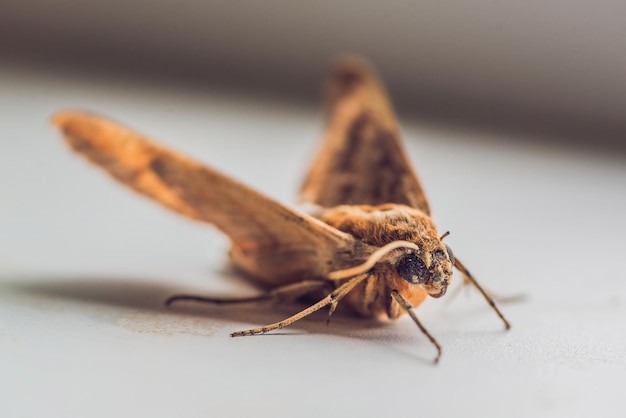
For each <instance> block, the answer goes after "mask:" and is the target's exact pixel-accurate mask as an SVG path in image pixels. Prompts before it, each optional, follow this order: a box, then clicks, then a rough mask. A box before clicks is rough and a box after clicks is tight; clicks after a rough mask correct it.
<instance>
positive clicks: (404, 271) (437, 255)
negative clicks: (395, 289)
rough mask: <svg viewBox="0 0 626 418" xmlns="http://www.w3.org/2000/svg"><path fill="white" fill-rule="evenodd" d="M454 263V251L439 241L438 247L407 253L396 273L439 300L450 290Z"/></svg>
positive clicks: (428, 247) (403, 256)
mask: <svg viewBox="0 0 626 418" xmlns="http://www.w3.org/2000/svg"><path fill="white" fill-rule="evenodd" d="M453 263H454V258H453V255H452V251H451V250H450V248H449V247H448V246H447V245H445V244H443V243H442V242H441V241H439V242H438V245H436V244H435V245H429V246H424V247H421V248H420V249H419V250H409V251H406V252H405V254H404V255H402V256H401V257H399V258H398V261H397V263H396V271H397V272H398V274H399V275H400V277H402V278H403V279H404V280H406V281H407V282H409V283H411V284H414V285H421V286H422V287H423V288H424V290H426V292H427V293H428V294H429V295H430V296H432V297H435V298H438V297H441V296H443V295H444V294H445V293H446V290H448V284H449V283H450V278H451V277H452V265H453Z"/></svg>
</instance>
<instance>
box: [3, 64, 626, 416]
mask: <svg viewBox="0 0 626 418" xmlns="http://www.w3.org/2000/svg"><path fill="white" fill-rule="evenodd" d="M0 85H1V88H0V111H1V112H2V113H1V114H2V115H3V116H2V118H1V120H2V124H1V127H0V416H2V417H18V416H20V417H21V416H25V417H67V416H76V417H78V416H80V417H84V416H95V417H110V416H158V417H161V416H162V417H172V416H181V417H207V416H212V417H225V416H258V417H264V416H267V417H280V416H285V417H287V416H289V417H291V416H299V417H313V416H347V415H348V414H350V415H351V416H372V417H373V416H381V414H384V416H493V417H500V416H513V417H516V416H534V417H537V416H556V417H572V416H591V415H592V414H593V415H594V416H623V413H624V409H625V402H624V393H625V392H624V391H625V389H624V387H625V384H626V357H625V354H626V327H625V326H624V323H625V322H626V321H625V319H626V302H625V296H624V295H625V294H626V280H625V279H626V278H625V273H624V271H625V269H624V263H623V260H624V257H625V255H624V254H625V251H624V249H625V248H626V245H625V244H624V242H625V241H624V240H625V237H626V220H625V218H626V217H625V215H624V214H625V213H626V212H625V208H626V164H624V161H625V160H624V158H623V157H622V158H619V157H616V158H614V159H611V158H600V157H597V156H589V155H584V154H582V153H576V152H568V151H565V150H559V151H557V150H554V149H542V148H541V147H531V146H526V145H520V143H518V142H514V141H510V142H507V141H502V142H498V141H492V140H490V139H489V138H482V137H480V136H478V135H476V134H470V133H466V132H455V131H446V130H442V129H435V128H433V127H427V126H420V125H418V124H414V123H413V124H411V123H404V124H403V127H404V132H405V140H406V142H407V148H408V150H409V152H410V155H411V159H412V160H413V162H414V163H415V165H416V167H417V169H418V172H419V173H420V175H421V178H422V180H423V183H424V185H425V187H426V190H427V193H428V195H429V198H430V200H431V203H432V206H433V210H434V214H435V219H436V221H437V222H438V224H439V227H440V229H441V230H446V229H449V230H451V231H452V235H451V236H450V237H449V238H448V240H447V242H448V243H449V244H450V245H451V246H452V247H453V248H454V250H455V253H456V254H457V255H459V256H460V257H462V259H463V260H464V262H465V263H466V264H467V265H468V266H469V268H470V269H471V270H472V271H473V272H474V273H475V274H476V275H477V277H478V278H479V279H480V280H481V281H482V282H483V283H484V284H485V285H486V286H487V287H488V288H489V289H492V290H493V291H494V292H496V293H499V294H502V295H510V294H519V293H524V294H526V295H527V297H528V298H527V300H526V301H525V302H523V303H517V304H510V305H505V306H503V307H502V309H503V311H504V312H505V314H506V315H507V316H508V317H509V319H510V320H511V322H512V323H513V329H512V330H511V331H510V332H508V333H505V332H503V331H502V324H501V323H500V322H499V320H498V319H497V317H496V316H495V315H494V314H493V313H492V312H491V311H490V310H489V308H488V307H487V306H486V304H485V303H484V302H483V300H482V299H481V297H480V296H479V295H478V294H477V293H476V292H470V296H467V297H466V296H464V295H461V297H459V298H457V299H456V300H455V301H454V302H453V303H446V301H445V300H441V301H435V300H429V301H427V302H426V303H425V304H424V305H423V306H421V307H420V308H419V310H418V313H419V314H420V316H421V318H422V319H423V321H424V323H425V324H426V325H427V327H428V328H429V329H430V331H431V332H432V333H433V334H434V335H435V336H436V337H437V338H438V339H439V340H440V342H441V343H442V345H443V348H444V355H443V358H442V361H441V363H440V365H439V366H437V367H434V366H432V365H431V364H430V361H431V359H432V358H433V355H434V351H433V348H432V346H431V345H430V344H429V343H428V342H427V341H426V340H425V338H424V337H423V336H422V335H421V334H420V332H419V331H418V330H417V329H416V328H415V326H414V324H413V323H412V322H411V321H410V319H408V318H402V319H401V320H399V321H397V322H395V323H390V324H382V325H381V324H375V323H371V322H368V321H364V320H360V319H358V318H352V317H349V316H337V317H336V318H334V320H333V322H332V323H331V325H330V327H328V328H327V327H326V326H325V323H324V321H325V317H324V314H323V313H322V314H320V315H317V316H314V317H312V318H310V319H307V320H305V321H302V322H301V323H299V324H297V325H296V326H293V327H292V328H289V329H285V330H283V331H282V332H281V333H279V334H280V335H266V336H259V337H252V338H238V339H233V338H230V337H229V336H228V334H229V332H231V331H233V330H238V329H241V328H245V327H251V326H256V325H260V324H264V323H267V322H272V321H274V320H276V319H281V318H282V317H285V316H287V315H288V314H289V313H291V312H292V311H293V310H294V309H295V308H294V307H278V308H276V307H272V306H252V307H247V308H236V309H231V308H221V307H210V306H204V307H202V306H189V307H185V308H182V307H181V308H179V309H174V310H166V309H164V308H163V307H162V301H163V300H164V298H165V297H167V296H169V295H171V294H173V293H176V292H181V291H187V292H189V291H194V292H205V293H211V294H253V293H254V292H255V289H254V288H253V287H251V286H250V285H248V284H247V283H246V282H244V281H242V280H241V279H238V278H237V277H236V276H235V275H234V274H232V273H231V272H229V270H228V268H227V263H226V258H225V252H226V250H227V247H228V244H227V241H226V240H225V239H224V238H223V237H222V236H221V235H220V234H219V233H218V232H217V231H215V230H213V229H212V228H210V227H205V226H203V225H200V224H195V223H192V222H188V221H186V220H184V219H181V218H179V217H177V216H176V215H173V214H170V213H169V212H167V211H165V210H163V209H161V208H160V207H158V206H156V205H154V204H153V203H151V202H149V201H147V200H144V199H141V198H139V197H137V196H135V195H134V194H132V193H130V192H128V191H126V190H125V189H123V188H121V187H119V186H118V185H117V184H114V183H113V182H112V181H110V180H109V179H108V178H107V177H106V176H104V175H102V173H100V172H98V171H97V170H94V169H92V168H91V167H89V166H88V165H87V164H86V163H84V162H83V161H82V160H80V159H78V158H76V157H75V156H73V155H71V154H70V153H69V152H68V151H67V150H66V149H65V148H64V146H63V145H62V144H61V141H60V140H59V137H58V134H57V133H56V132H55V131H54V130H53V129H52V128H51V127H50V126H49V125H48V122H47V119H48V117H49V116H50V115H51V114H52V113H53V111H54V110H56V109H59V108H65V107H77V108H88V109H92V110H97V111H99V112H102V113H104V114H107V115H109V116H111V117H114V118H116V119H118V120H121V121H124V122H126V123H127V124H129V125H131V126H133V127H135V128H136V129H138V130H140V131H142V132H144V133H146V134H149V135H151V136H153V137H155V138H156V139H158V140H160V141H162V142H165V143H168V144H170V145H172V146H174V147H176V148H178V149H180V150H182V151H184V152H186V153H188V154H190V155H193V156H195V157H196V158H199V159H201V160H203V161H205V162H207V163H209V164H211V165H212V166H214V167H217V168H220V169H222V170H223V171H224V172H226V173H228V174H230V175H232V176H234V177H236V178H238V179H240V180H242V181H244V182H246V183H248V184H250V185H251V186H254V187H256V188H257V189H259V190H261V191H262V192H265V193H267V194H269V195H271V196H273V197H275V198H277V199H279V200H281V201H284V202H291V201H293V199H294V197H295V193H296V190H297V186H298V183H299V181H300V179H301V177H302V175H303V173H304V170H305V167H306V166H307V164H308V158H309V156H310V154H311V152H312V150H313V149H314V148H315V146H316V142H317V139H318V137H319V136H320V133H321V130H322V114H321V112H319V111H317V110H316V109H308V108H304V107H302V108H300V107H294V106H293V105H291V104H289V103H282V102H279V101H272V100H269V99H268V100H261V99H250V98H244V97H233V96H231V95H227V94H224V93H218V92H210V91H202V90H200V89H198V90H193V89H188V90H182V89H176V88H173V87H167V86H163V85H157V84H151V83H148V82H145V81H142V80H141V79H140V78H137V79H123V80H106V79H102V78H98V77H93V76H86V75H85V76H80V75H74V76H71V75H67V74H65V75H63V74H47V73H46V72H45V71H44V70H33V69H27V68H18V67H10V66H5V67H4V68H2V70H0Z"/></svg>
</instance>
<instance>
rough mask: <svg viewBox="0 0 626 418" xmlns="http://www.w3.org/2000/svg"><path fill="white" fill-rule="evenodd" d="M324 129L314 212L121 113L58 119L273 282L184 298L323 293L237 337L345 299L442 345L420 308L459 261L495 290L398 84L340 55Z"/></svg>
mask: <svg viewBox="0 0 626 418" xmlns="http://www.w3.org/2000/svg"><path fill="white" fill-rule="evenodd" d="M327 94H328V102H329V106H330V107H329V116H328V122H327V128H326V131H325V135H324V139H323V142H322V144H321V147H320V149H319V152H318V154H317V156H316V157H315V158H314V160H313V163H312V165H311V168H310V170H309V172H308V175H307V176H306V178H305V180H304V184H303V185H302V188H301V190H300V202H301V203H302V204H304V205H305V206H307V207H310V208H313V210H311V212H310V213H305V212H302V211H299V210H295V209H291V208H288V207H287V206H284V205H282V204H280V203H278V202H276V201H274V200H272V199H270V198H268V197H266V196H264V195H262V194H260V193H258V192H256V191H255V190H252V189H251V188H249V187H247V186H245V185H243V184H241V183H239V182H237V181H235V180H233V179H231V178H230V177H228V176H226V175H224V174H222V173H220V172H218V171H216V170H214V169H212V168H210V167H207V166H205V165H203V164H201V163H199V162H197V161H195V160H193V159H190V158H188V157H186V156H183V155H181V154H179V153H177V152H175V151H172V150H169V149H167V148H165V147H163V146H161V145H159V144H157V143H155V142H153V141H151V140H149V139H147V138H145V137H143V136H142V135H140V134H138V133H135V132H133V131H132V130H130V129H128V128H126V127H124V126H121V125H120V124H117V123H115V122H113V121H111V120H108V119H105V118H102V117H99V116H96V115H94V114H91V113H86V112H80V111H63V112H60V113H58V114H56V115H55V116H54V118H53V123H54V124H55V125H56V126H57V127H58V128H59V129H60V130H61V131H62V133H63V135H64V137H65V140H66V141H67V143H68V144H69V145H70V147H71V148H72V149H73V150H74V151H76V152H78V153H79V154H81V155H82V156H84V157H85V158H86V159H87V160H89V161H90V162H92V163H94V164H96V165H98V166H100V167H101V168H103V169H104V170H105V171H107V172H108V173H109V174H110V175H111V176H113V177H114V178H115V179H116V180H118V181H120V182H121V183H123V184H125V185H126V186H128V187H130V188H132V189H134V190H135V191H137V192H139V193H141V194H143V195H145V196H148V197H150V198H152V199H154V200H156V201H157V202H159V203H161V204H162V205H164V206H166V207H168V208H169V209H171V210H173V211H175V212H177V213H179V214H181V215H184V216H186V217H188V218H191V219H194V220H198V221H202V222H207V223H210V224H212V225H214V226H216V227H217V228H219V229H220V230H221V231H222V232H224V233H225V234H226V235H228V237H229V238H230V240H231V243H232V249H231V252H230V256H231V258H232V262H233V263H234V264H235V265H236V266H237V267H238V268H240V269H241V270H243V271H244V272H245V273H247V276H248V277H250V278H252V279H253V280H255V281H256V282H257V283H259V284H261V285H263V286H264V287H266V288H268V289H269V290H268V291H267V292H266V293H264V294H261V295H259V296H258V297H252V298H232V299H220V298H211V297H202V296H194V295H175V296H172V297H171V298H169V299H168V300H167V302H166V303H167V304H168V305H169V304H171V303H173V302H179V301H182V300H193V301H198V302H209V303H243V302H254V301H257V300H258V301H261V300H290V299H291V300H295V299H299V298H302V297H305V296H309V297H318V300H319V301H318V302H317V303H314V304H313V305H311V306H309V307H308V308H306V309H304V310H302V311H301V312H298V313H296V314H295V315H293V316H291V317H289V318H287V319H284V320H282V321H280V322H276V323H274V324H269V325H266V326H263V327H259V328H254V329H249V330H245V331H238V332H234V333H233V334H231V335H232V336H244V335H253V334H261V333H266V332H269V331H272V330H276V329H280V328H283V327H286V326H288V325H291V324H293V323H294V322H296V321H298V320H300V319H302V318H304V317H306V316H307V315H309V314H311V313H313V312H315V311H317V310H319V309H321V308H324V307H326V306H327V307H328V309H329V312H328V315H329V318H330V315H332V313H333V312H334V311H335V309H336V308H337V306H338V304H339V303H340V302H341V303H342V304H345V305H347V306H348V307H349V308H350V309H351V310H352V311H354V312H355V313H356V314H358V315H361V316H364V317H374V318H383V317H388V318H391V319H393V318H397V317H399V316H401V315H402V314H404V313H408V314H409V315H410V317H411V318H412V319H413V321H414V322H415V323H416V324H417V326H418V327H419V328H420V330H421V331H422V332H423V333H424V335H425V336H426V337H427V338H428V339H429V340H430V341H431V343H432V344H433V345H434V346H435V347H436V349H437V355H436V357H435V362H437V361H438V360H439V358H440V356H441V346H440V345H439V343H438V342H437V340H436V339H435V338H434V337H433V336H432V335H431V334H430V333H429V332H428V331H427V330H426V328H425V327H424V326H423V324H422V323H421V321H420V320H419V319H418V317H417V315H416V314H415V312H414V310H413V308H415V307H416V306H418V305H419V304H420V303H421V302H422V301H424V299H425V298H426V297H427V296H431V297H434V298H439V297H441V296H443V295H444V294H445V293H446V289H447V288H448V286H449V284H450V280H451V277H452V272H453V268H456V269H457V270H458V271H459V272H460V273H461V275H462V277H463V280H464V283H465V284H471V285H473V286H474V287H475V288H477V289H478V291H480V293H481V294H482V295H483V296H484V298H485V300H486V301H487V302H488V303H489V305H490V306H491V307H492V308H493V310H494V311H495V312H496V313H497V315H498V316H499V317H500V319H501V320H502V321H503V322H504V324H505V326H506V328H507V329H509V327H510V325H509V323H508V321H507V320H506V319H505V318H504V316H503V315H502V313H501V312H500V311H499V310H498V308H497V306H496V304H495V302H494V300H493V298H492V297H491V296H490V295H489V294H488V293H487V292H486V291H485V290H484V289H483V288H482V287H481V286H480V285H479V284H478V283H477V282H476V280H475V279H474V277H473V276H472V275H471V274H470V273H469V271H468V270H467V269H466V268H465V266H464V265H463V264H462V263H461V261H460V260H459V259H458V258H457V257H455V256H453V254H452V251H451V250H450V248H449V247H448V246H447V245H446V244H444V243H443V242H442V241H443V239H444V238H445V236H446V235H447V233H445V234H443V235H440V234H439V233H438V232H437V228H436V226H435V224H434V223H433V221H432V219H431V217H430V207H429V205H428V201H427V199H426V196H425V194H424V192H423V190H422V186H421V185H420V182H419V180H418V178H417V176H416V174H415V172H414V170H413V169H412V168H411V165H410V163H409V161H408V158H407V156H406V155H405V152H404V150H403V147H402V144H401V142H400V134H399V129H398V126H397V123H396V118H395V116H394V112H393V109H392V106H391V104H390V102H389V100H388V98H387V94H386V92H385V90H384V88H383V86H382V85H381V83H380V82H379V81H378V79H377V78H376V77H375V75H374V74H373V73H372V71H371V70H370V69H369V68H368V66H367V65H366V64H365V63H364V62H362V61H361V60H359V59H357V58H345V59H343V60H340V61H339V62H338V63H337V65H336V66H335V68H334V70H333V71H332V73H331V76H330V78H329V81H328V84H327Z"/></svg>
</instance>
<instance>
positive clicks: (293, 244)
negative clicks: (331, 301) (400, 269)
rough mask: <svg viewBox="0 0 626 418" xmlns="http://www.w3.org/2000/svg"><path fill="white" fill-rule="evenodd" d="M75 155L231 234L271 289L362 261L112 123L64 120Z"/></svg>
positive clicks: (341, 244)
mask: <svg viewBox="0 0 626 418" xmlns="http://www.w3.org/2000/svg"><path fill="white" fill-rule="evenodd" d="M53 123H54V124H55V125H56V126H57V127H59V129H60V130H61V131H62V133H63V135H64V137H65V139H66V141H67V143H68V144H69V145H70V147H71V148H72V149H74V150H75V151H76V152H78V153H79V154H81V155H82V156H84V157H85V158H86V159H87V160H89V161H90V162H92V163H94V164H96V165H98V166H100V167H101V168H102V169H104V170H105V171H106V172H108V173H109V174H110V175H112V176H113V177H114V178H115V179H116V180H118V181H120V182H121V183H123V184H125V185H126V186H128V187H130V188H131V189H133V190H135V191H137V192H139V193H141V194H143V195H145V196H148V197H150V198H152V199H153V200H155V201H157V202H159V203H161V204H162V205H164V206H166V207H168V208H170V209H172V210H174V211H175V212H178V213H179V214H182V215H184V216H186V217H189V218H192V219H195V220H199V221H203V222H208V223H211V224H213V225H215V226H216V227H217V228H219V229H220V230H222V231H223V232H224V233H226V234H227V235H228V236H229V237H230V239H231V241H232V243H233V249H232V252H231V255H232V256H233V259H234V261H235V262H236V264H238V265H239V267H241V268H243V269H244V270H245V271H247V272H248V273H249V274H251V275H252V276H254V277H256V278H258V279H261V281H263V282H265V283H267V284H268V285H279V284H284V283H286V282H289V281H290V280H292V279H294V278H296V277H295V276H298V277H297V279H298V280H303V279H306V278H310V277H320V276H325V275H326V274H327V273H328V272H329V271H332V270H335V269H337V268H340V267H342V266H343V265H344V264H345V262H349V260H350V259H351V258H352V257H353V256H355V254H354V251H355V245H356V244H355V240H354V239H353V238H352V237H351V236H350V235H348V234H344V233H342V232H340V231H338V230H336V229H334V228H332V227H330V226H328V225H326V224H325V223H323V222H321V221H318V220H317V219H315V218H313V217H311V216H308V215H306V214H304V213H301V212H298V211H295V210H292V209H290V208H287V207H285V206H283V205H281V204H279V203H277V202H275V201H273V200H272V199H270V198H268V197H265V196H263V195H262V194H260V193H258V192H256V191H254V190H252V189H250V188H249V187H247V186H245V185H243V184H241V183H239V182H237V181H235V180H233V179H231V178H229V177H227V176H225V175H224V174H221V173H219V172H218V171H216V170H213V169H211V168H209V167H206V166H204V165H202V164H200V163H198V162H196V161H194V160H192V159H190V158H188V157H185V156H183V155H181V154H178V153H176V152H174V151H172V150H169V149H167V148H165V147H163V146H161V145H158V144H156V143H155V142H153V141H151V140H149V139H147V138H145V137H143V136H142V135H140V134H138V133H135V132H133V131H131V130H130V129H128V128H126V127H124V126H121V125H120V124H117V123H115V122H113V121H110V120H108V119H105V118H102V117H99V116H96V115H93V114H90V113H85V112H76V111H67V112H61V113H59V114H57V115H56V116H55V117H54V119H53Z"/></svg>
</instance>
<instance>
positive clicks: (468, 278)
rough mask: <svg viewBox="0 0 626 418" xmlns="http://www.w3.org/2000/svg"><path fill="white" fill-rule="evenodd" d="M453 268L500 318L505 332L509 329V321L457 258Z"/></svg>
mask: <svg viewBox="0 0 626 418" xmlns="http://www.w3.org/2000/svg"><path fill="white" fill-rule="evenodd" d="M454 267H456V268H457V270H459V271H460V272H461V274H462V275H463V281H464V282H465V283H467V282H469V283H471V284H473V285H474V287H475V288H476V289H478V291H479V292H480V293H481V294H482V295H483V297H484V298H485V300H486V301H487V303H488V304H489V306H491V308H492V309H493V310H494V311H495V312H496V314H497V315H498V317H500V319H501V320H502V322H504V326H505V328H506V329H507V330H509V329H511V324H510V323H509V321H507V319H506V318H505V317H504V315H503V314H502V312H500V309H498V306H497V305H496V302H495V300H494V299H493V298H492V297H491V295H490V294H489V293H487V292H486V291H485V289H483V287H482V286H481V285H480V284H479V283H478V282H477V281H476V279H475V278H474V276H472V274H471V273H470V272H469V270H468V269H467V268H466V267H465V266H464V265H463V264H462V263H461V261H460V260H459V259H458V258H457V257H455V258H454Z"/></svg>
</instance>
